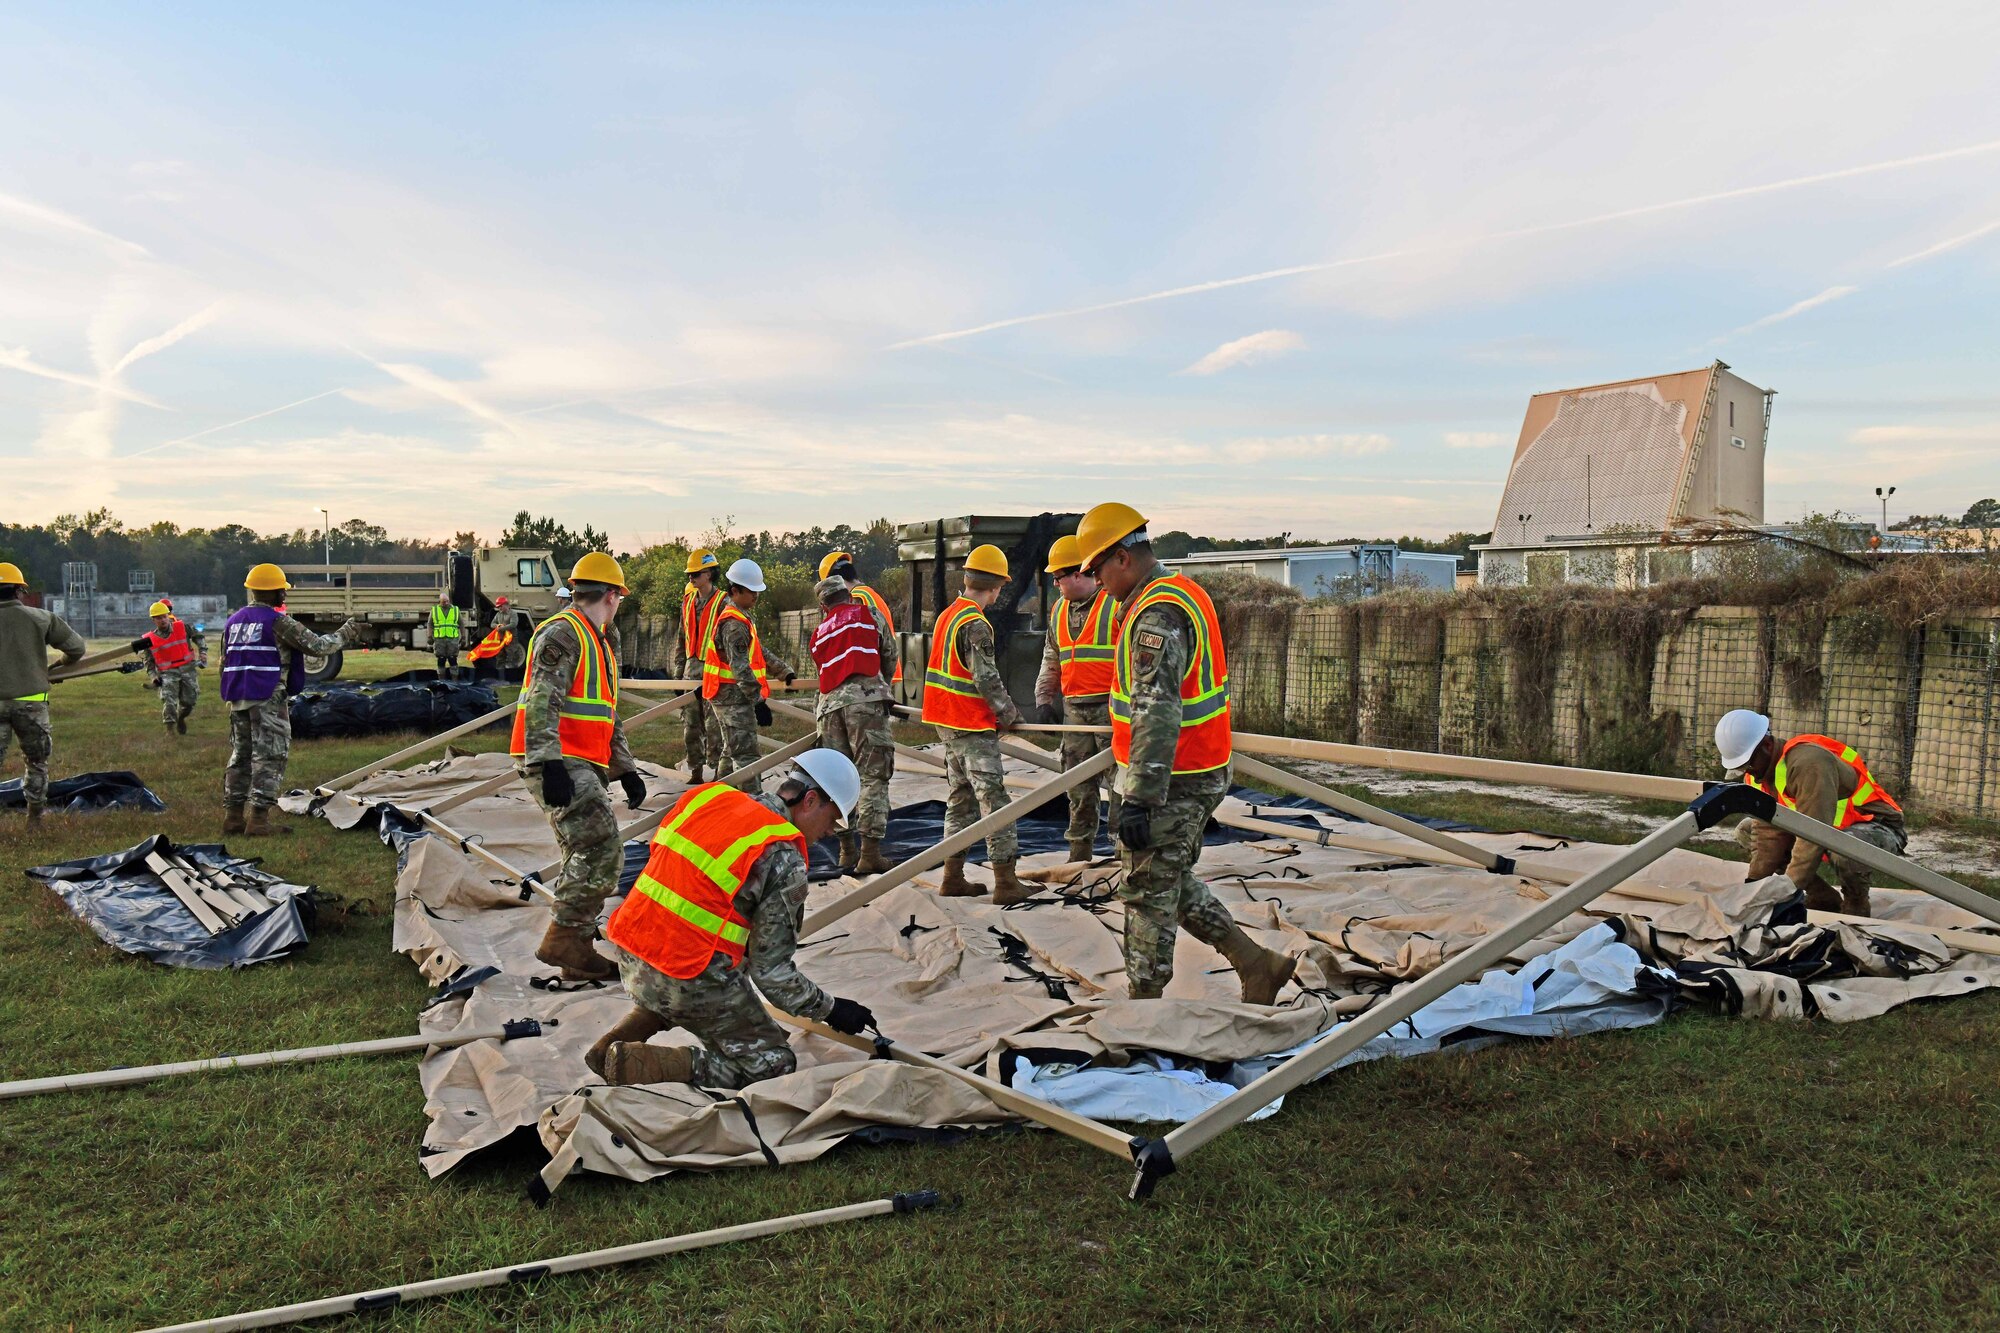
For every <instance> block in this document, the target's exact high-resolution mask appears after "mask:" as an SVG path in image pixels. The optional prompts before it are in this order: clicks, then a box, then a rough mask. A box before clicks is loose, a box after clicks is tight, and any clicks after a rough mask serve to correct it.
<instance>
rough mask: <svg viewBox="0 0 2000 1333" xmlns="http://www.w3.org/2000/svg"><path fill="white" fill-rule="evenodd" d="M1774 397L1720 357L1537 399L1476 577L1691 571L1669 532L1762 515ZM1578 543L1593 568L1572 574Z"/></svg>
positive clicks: (1758, 521)
mask: <svg viewBox="0 0 2000 1333" xmlns="http://www.w3.org/2000/svg"><path fill="white" fill-rule="evenodd" d="M1773 392H1774V391H1773V390H1769V389H1760V388H1758V387H1757V386H1756V385H1754V384H1752V383H1750V382H1749V381H1748V380H1746V379H1744V378H1743V377H1742V376H1740V375H1737V374H1735V373H1734V372H1732V371H1731V370H1730V369H1729V367H1728V365H1727V364H1725V363H1724V362H1721V361H1717V362H1715V363H1714V364H1713V365H1709V366H1705V367H1703V368H1702V369H1700V370H1687V371H1681V372H1679V373H1676V374H1671V375H1654V376H1649V377H1647V378H1645V379H1635V380H1620V381H1618V382H1617V383H1615V384H1593V385H1589V386H1587V387H1584V388H1580V389H1563V390H1559V391H1557V392H1554V393H1538V394H1536V395H1535V396H1534V397H1533V398H1531V399H1529V400H1528V412H1527V415H1526V417H1525V418H1523V420H1522V422H1521V435H1520V439H1519V440H1518V441H1517V442H1516V443H1515V446H1514V460H1513V464H1512V466H1511V467H1510V468H1509V469H1508V473H1507V485H1506V487H1505V489H1504V490H1503V491H1502V492H1501V496H1500V509H1499V512H1498V514H1496V515H1495V517H1494V521H1493V540H1492V542H1491V543H1490V544H1488V545H1486V546H1483V547H1477V548H1475V549H1476V550H1478V552H1479V579H1480V582H1482V583H1524V582H1535V583H1540V582H1544V581H1552V580H1556V579H1563V578H1574V577H1588V578H1589V581H1591V582H1619V583H1653V582H1658V581H1660V579H1662V578H1672V577H1684V576H1685V575H1686V574H1687V573H1689V572H1691V566H1692V564H1693V563H1694V555H1693V553H1692V552H1690V551H1688V550H1687V549H1686V548H1681V549H1678V550H1676V549H1672V548H1669V547H1663V546H1662V545H1661V534H1663V533H1671V532H1672V531H1673V530H1674V529H1675V528H1676V527H1677V526H1678V525H1679V524H1681V523H1684V522H1686V521H1688V520H1691V519H1705V518H1718V517H1723V518H1729V519H1732V520H1734V521H1736V522H1738V523H1742V524H1745V525H1748V526H1752V527H1755V526H1760V525H1762V523H1763V521H1764V449H1765V445H1766V443H1767V442H1768V438H1769V435H1770V422H1771V398H1772V396H1773ZM1627 548H1629V549H1627ZM1579 550H1581V551H1588V552H1590V553H1591V556H1590V559H1589V560H1588V561H1587V562H1586V563H1587V564H1588V567H1589V569H1590V571H1591V572H1590V573H1589V574H1588V575H1585V574H1583V573H1582V572H1581V571H1571V570H1570V566H1571V565H1572V564H1573V563H1574V562H1573V561H1572V560H1571V558H1570V556H1569V554H1568V553H1569V552H1571V551H1579ZM1599 566H1603V567H1604V568H1603V569H1602V570H1600V569H1599ZM1655 566H1657V569H1655V568H1654V567H1655Z"/></svg>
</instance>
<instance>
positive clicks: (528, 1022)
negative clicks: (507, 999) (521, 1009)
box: [500, 1018, 553, 1041]
mask: <svg viewBox="0 0 2000 1333" xmlns="http://www.w3.org/2000/svg"><path fill="white" fill-rule="evenodd" d="M551 1026H553V1024H551ZM541 1035H542V1020H541V1019H539V1018H510V1019H508V1020H507V1021H506V1022H505V1023H502V1024H501V1025H500V1040H502V1041H512V1040H514V1038H516V1037H539V1036H541Z"/></svg>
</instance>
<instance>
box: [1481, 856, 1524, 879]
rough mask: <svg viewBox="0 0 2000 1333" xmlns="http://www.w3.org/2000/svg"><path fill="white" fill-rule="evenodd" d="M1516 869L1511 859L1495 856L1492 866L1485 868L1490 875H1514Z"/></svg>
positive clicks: (1509, 857)
mask: <svg viewBox="0 0 2000 1333" xmlns="http://www.w3.org/2000/svg"><path fill="white" fill-rule="evenodd" d="M1516 869H1517V868H1516V866H1515V864H1514V858H1513V857H1511V856H1495V857H1494V858H1493V864H1492V865H1490V866H1488V867H1486V872H1487V873H1488V874H1491V875H1512V874H1514V873H1516Z"/></svg>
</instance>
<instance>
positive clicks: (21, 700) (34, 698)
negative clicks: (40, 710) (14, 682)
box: [0, 693, 49, 704]
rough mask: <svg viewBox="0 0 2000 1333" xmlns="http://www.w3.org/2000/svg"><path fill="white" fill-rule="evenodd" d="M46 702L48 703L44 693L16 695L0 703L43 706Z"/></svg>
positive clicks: (47, 697)
mask: <svg viewBox="0 0 2000 1333" xmlns="http://www.w3.org/2000/svg"><path fill="white" fill-rule="evenodd" d="M48 701H49V696H48V695H47V694H46V693H43V694H17V695H15V696H14V697H13V698H11V699H7V700H4V701H0V702H6V703H10V704H45V703H47V702H48Z"/></svg>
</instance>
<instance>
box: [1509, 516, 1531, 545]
mask: <svg viewBox="0 0 2000 1333" xmlns="http://www.w3.org/2000/svg"><path fill="white" fill-rule="evenodd" d="M1533 517H1534V515H1533V514H1516V515H1514V521H1515V522H1516V523H1519V524H1520V525H1521V545H1523V546H1526V545H1527V544H1528V520H1529V519H1531V518H1533Z"/></svg>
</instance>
